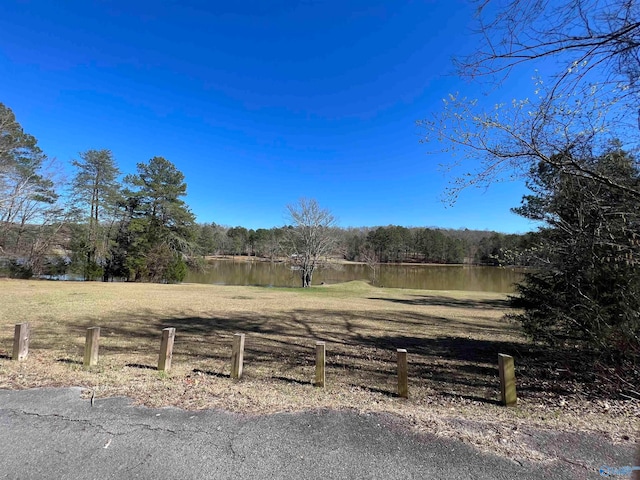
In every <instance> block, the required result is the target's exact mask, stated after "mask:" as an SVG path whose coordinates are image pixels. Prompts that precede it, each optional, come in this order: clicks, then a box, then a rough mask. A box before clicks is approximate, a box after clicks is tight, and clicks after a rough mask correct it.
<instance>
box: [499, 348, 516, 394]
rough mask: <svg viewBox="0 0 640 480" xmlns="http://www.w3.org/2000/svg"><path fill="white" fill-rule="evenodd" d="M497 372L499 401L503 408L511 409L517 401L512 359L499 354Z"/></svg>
mask: <svg viewBox="0 0 640 480" xmlns="http://www.w3.org/2000/svg"><path fill="white" fill-rule="evenodd" d="M498 370H499V371H500V394H501V401H502V403H503V404H504V405H505V406H507V407H512V406H514V405H515V404H516V402H517V401H518V398H517V396H516V373H515V367H514V363H513V357H512V356H510V355H505V354H503V353H499V354H498Z"/></svg>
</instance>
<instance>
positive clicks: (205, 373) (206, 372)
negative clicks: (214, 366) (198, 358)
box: [191, 368, 231, 378]
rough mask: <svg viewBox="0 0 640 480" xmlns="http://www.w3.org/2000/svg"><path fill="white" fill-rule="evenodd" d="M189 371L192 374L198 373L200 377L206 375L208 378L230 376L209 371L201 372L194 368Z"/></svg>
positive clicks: (229, 376)
mask: <svg viewBox="0 0 640 480" xmlns="http://www.w3.org/2000/svg"><path fill="white" fill-rule="evenodd" d="M191 371H192V372H193V373H199V374H202V375H208V376H210V377H218V378H231V375H229V374H228V373H220V372H212V371H211V370H201V369H199V368H194V369H193V370H191Z"/></svg>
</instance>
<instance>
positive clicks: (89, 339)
mask: <svg viewBox="0 0 640 480" xmlns="http://www.w3.org/2000/svg"><path fill="white" fill-rule="evenodd" d="M175 336H176V329H175V328H173V327H170V328H165V329H163V330H162V340H161V342H160V355H159V357H158V370H159V371H163V372H166V371H169V370H170V369H171V358H172V357H173V342H174V339H175ZM99 342H100V327H90V328H87V336H86V341H85V346H84V362H83V363H84V366H85V367H91V366H94V365H97V364H98V346H99ZM325 347H326V344H325V342H316V374H315V382H314V385H315V386H316V387H321V388H324V386H325V380H326V379H325V364H326V349H325ZM28 353H29V324H28V323H19V324H17V325H16V326H15V332H14V337H13V355H12V357H11V358H12V359H13V360H17V361H22V360H24V359H25V358H27V354H28ZM243 359H244V333H236V334H234V336H233V347H232V350H231V378H235V379H239V378H241V377H242V366H243ZM397 360H398V396H399V397H403V398H408V397H409V373H408V372H409V370H408V362H407V350H405V349H404V348H398V349H397ZM498 370H499V372H500V395H501V400H502V403H503V404H504V405H506V406H513V405H515V404H516V401H517V396H516V379H515V368H514V362H513V357H511V356H509V355H504V354H502V353H500V354H498Z"/></svg>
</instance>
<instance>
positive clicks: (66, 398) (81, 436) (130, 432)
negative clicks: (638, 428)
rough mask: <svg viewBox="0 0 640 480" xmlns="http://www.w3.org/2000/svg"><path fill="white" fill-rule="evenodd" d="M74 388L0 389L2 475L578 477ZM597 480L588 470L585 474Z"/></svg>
mask: <svg viewBox="0 0 640 480" xmlns="http://www.w3.org/2000/svg"><path fill="white" fill-rule="evenodd" d="M80 391H81V390H80V389H79V388H60V389H34V390H24V391H7V390H0V478H10V479H30V480H31V479H111V478H113V479H116V478H117V479H130V478H144V479H146V478H149V479H151V478H153V479H165V478H166V479H192V478H193V479H196V478H207V479H227V478H238V479H254V478H255V479H270V478H274V479H300V478H302V479H305V480H311V479H323V480H324V479H332V478H340V479H342V478H344V479H347V478H348V479H361V478H362V479H378V478H380V479H396V478H397V479H403V480H406V479H411V478H416V479H474V480H476V479H516V478H517V479H538V478H554V479H562V478H585V474H586V473H587V472H584V471H582V473H581V474H579V476H576V472H575V471H574V472H571V471H570V470H568V469H567V470H565V468H564V466H563V465H558V464H552V465H546V466H541V465H535V464H526V463H525V464H522V465H520V464H518V463H516V462H513V461H511V460H508V459H504V458H499V457H497V456H494V455H488V454H483V453H480V452H478V451H477V450H475V449H474V448H472V447H470V446H468V445H465V444H463V443H461V442H458V441H454V440H446V439H444V440H443V439H441V438H436V437H431V436H416V435H413V434H410V433H407V432H406V431H404V430H403V429H401V428H399V427H397V426H394V424H393V422H392V421H391V420H390V419H388V418H386V417H381V416H374V415H358V414H355V413H351V412H335V411H323V412H312V413H298V414H276V415H269V416H242V415H234V414H229V413H225V412H221V411H214V410H209V411H202V412H188V411H182V410H178V409H174V408H164V409H147V408H143V407H134V406H132V405H131V404H130V403H129V401H128V400H127V399H123V398H111V399H98V400H96V401H95V403H94V405H93V406H92V405H91V402H90V401H89V400H84V399H81V398H80ZM591 476H593V478H599V475H598V474H597V473H596V472H589V473H588V476H587V477H588V478H591Z"/></svg>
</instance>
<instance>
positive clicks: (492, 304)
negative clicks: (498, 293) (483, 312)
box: [369, 295, 509, 310]
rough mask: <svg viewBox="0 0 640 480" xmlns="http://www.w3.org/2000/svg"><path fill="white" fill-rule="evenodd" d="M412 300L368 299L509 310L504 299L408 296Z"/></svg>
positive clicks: (420, 304) (417, 304)
mask: <svg viewBox="0 0 640 480" xmlns="http://www.w3.org/2000/svg"><path fill="white" fill-rule="evenodd" d="M410 296H411V297H413V298H408V299H404V298H383V297H369V300H382V301H385V302H392V303H400V304H402V305H413V306H437V307H457V308H473V309H478V308H481V309H491V310H494V309H496V308H499V309H502V308H509V301H508V300H505V299H498V298H496V299H493V298H486V299H475V300H474V299H460V298H451V297H437V296H430V295H429V296H427V295H424V296H423V295H410Z"/></svg>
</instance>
